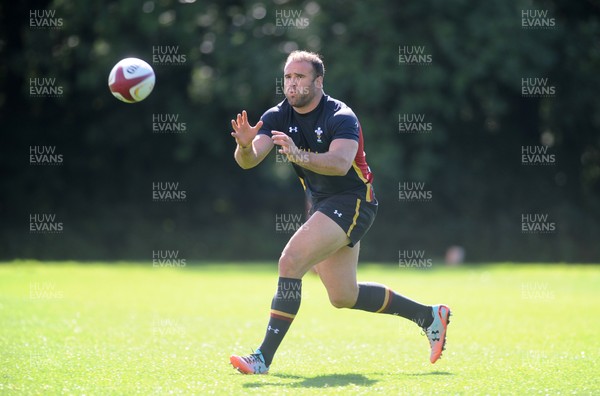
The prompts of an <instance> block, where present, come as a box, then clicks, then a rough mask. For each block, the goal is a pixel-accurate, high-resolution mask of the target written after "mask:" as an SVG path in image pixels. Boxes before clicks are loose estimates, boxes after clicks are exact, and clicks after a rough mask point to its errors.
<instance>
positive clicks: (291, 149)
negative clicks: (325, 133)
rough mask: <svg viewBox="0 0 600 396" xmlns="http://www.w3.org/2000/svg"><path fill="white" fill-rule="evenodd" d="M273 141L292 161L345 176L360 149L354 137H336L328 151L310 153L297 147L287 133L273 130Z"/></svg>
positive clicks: (324, 171)
mask: <svg viewBox="0 0 600 396" xmlns="http://www.w3.org/2000/svg"><path fill="white" fill-rule="evenodd" d="M271 133H272V134H273V137H272V140H273V143H274V144H276V145H278V146H279V147H280V149H279V152H280V153H281V154H285V155H287V157H288V160H289V161H290V162H293V163H295V164H296V165H300V166H301V167H303V168H306V169H308V170H311V171H313V172H315V173H319V174H321V175H325V176H344V175H345V174H346V173H348V171H349V170H350V168H351V167H352V162H353V161H354V158H355V157H356V152H357V151H358V142H357V141H355V140H352V139H335V140H334V141H333V142H331V144H330V145H329V151H327V152H326V153H309V152H306V151H302V150H300V149H298V148H297V147H296V145H295V144H294V142H293V140H292V139H291V138H290V137H289V136H287V135H286V134H285V133H283V132H280V131H271Z"/></svg>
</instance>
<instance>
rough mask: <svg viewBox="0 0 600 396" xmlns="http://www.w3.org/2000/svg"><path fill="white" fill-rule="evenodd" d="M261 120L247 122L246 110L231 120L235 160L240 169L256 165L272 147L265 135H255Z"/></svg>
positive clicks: (269, 139) (270, 141) (271, 142)
mask: <svg viewBox="0 0 600 396" xmlns="http://www.w3.org/2000/svg"><path fill="white" fill-rule="evenodd" d="M262 124H263V122H262V121H259V122H257V123H256V125H255V126H251V125H250V123H249V122H248V114H247V113H246V110H244V111H242V114H238V115H237V118H236V119H235V120H231V126H232V127H233V130H234V131H233V132H231V136H233V137H234V139H235V141H236V143H237V147H236V148H235V153H234V158H235V161H236V162H237V163H238V165H239V166H240V167H241V168H242V169H250V168H253V167H255V166H256V165H258V164H259V163H260V162H261V161H262V160H263V159H265V157H266V156H267V154H269V151H271V149H272V148H273V141H272V140H271V138H269V137H268V136H266V135H257V134H258V131H259V130H260V127H261V126H262Z"/></svg>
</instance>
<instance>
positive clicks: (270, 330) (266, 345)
mask: <svg viewBox="0 0 600 396" xmlns="http://www.w3.org/2000/svg"><path fill="white" fill-rule="evenodd" d="M301 299H302V279H293V278H282V277H279V281H278V283H277V292H276V293H275V296H274V297H273V302H272V303H271V319H269V325H268V326H267V333H266V334H265V339H264V340H263V342H262V345H261V346H260V347H259V348H258V349H260V351H261V352H262V355H263V357H264V358H265V364H266V365H267V367H269V366H270V365H271V362H272V361H273V356H274V355H275V351H277V348H278V347H279V344H281V341H282V340H283V337H285V333H287V331H288V329H289V328H290V326H291V324H292V321H293V320H294V317H296V314H297V313H298V310H299V309H300V301H301Z"/></svg>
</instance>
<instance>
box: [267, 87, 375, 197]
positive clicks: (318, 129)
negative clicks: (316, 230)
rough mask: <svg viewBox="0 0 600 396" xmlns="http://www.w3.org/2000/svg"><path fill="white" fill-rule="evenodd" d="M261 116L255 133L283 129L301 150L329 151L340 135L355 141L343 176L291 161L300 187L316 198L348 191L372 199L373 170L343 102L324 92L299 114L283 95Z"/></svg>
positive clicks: (352, 116)
mask: <svg viewBox="0 0 600 396" xmlns="http://www.w3.org/2000/svg"><path fill="white" fill-rule="evenodd" d="M261 120H262V121H263V125H262V127H261V129H260V131H259V132H258V133H259V134H263V135H267V136H269V137H271V135H272V134H271V131H272V130H274V131H281V132H285V134H286V135H288V136H290V137H291V138H292V140H293V141H294V144H295V145H296V146H297V147H298V148H299V149H301V150H304V151H310V152H314V153H325V152H327V151H329V145H330V144H331V142H332V141H333V140H335V139H340V138H341V139H352V140H355V141H357V142H358V151H357V152H356V157H355V158H354V161H353V162H352V167H351V168H350V170H349V171H348V173H347V174H346V175H344V176H326V175H321V174H318V173H315V172H313V171H310V170H308V169H305V168H302V167H301V166H299V165H296V164H294V163H292V165H293V167H294V170H295V171H296V174H297V175H298V177H299V178H300V181H301V182H302V185H303V187H304V189H305V190H308V192H309V193H310V194H311V195H312V196H313V197H314V198H316V199H321V198H325V197H328V196H331V195H335V194H339V193H345V192H351V193H355V194H357V195H359V196H360V197H361V198H362V199H365V200H366V201H367V202H376V201H375V196H374V193H373V189H372V187H371V183H372V181H373V174H372V173H371V170H370V169H369V165H368V164H367V161H366V159H365V156H366V154H365V151H364V142H363V134H362V129H361V126H360V123H359V122H358V119H357V118H356V115H355V114H354V112H353V111H352V109H351V108H350V107H348V106H347V105H346V104H345V103H343V102H341V101H339V100H337V99H334V98H332V97H330V96H329V95H325V94H324V95H323V97H322V98H321V101H320V102H319V105H318V106H317V107H316V108H315V109H314V110H312V111H311V112H309V113H307V114H300V113H297V112H296V111H295V110H294V109H293V108H292V106H291V105H290V104H289V103H288V101H287V99H284V100H283V101H282V102H281V103H279V104H278V105H277V106H275V107H272V108H270V109H269V110H267V111H266V112H265V113H264V114H263V115H262V117H261ZM276 148H277V147H276Z"/></svg>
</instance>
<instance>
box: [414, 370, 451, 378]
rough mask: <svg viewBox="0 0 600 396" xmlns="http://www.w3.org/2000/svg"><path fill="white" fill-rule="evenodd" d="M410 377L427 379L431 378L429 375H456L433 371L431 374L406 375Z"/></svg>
mask: <svg viewBox="0 0 600 396" xmlns="http://www.w3.org/2000/svg"><path fill="white" fill-rule="evenodd" d="M405 375H408V376H412V377H425V376H429V375H454V373H450V372H448V371H431V372H429V373H412V374H405Z"/></svg>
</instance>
